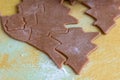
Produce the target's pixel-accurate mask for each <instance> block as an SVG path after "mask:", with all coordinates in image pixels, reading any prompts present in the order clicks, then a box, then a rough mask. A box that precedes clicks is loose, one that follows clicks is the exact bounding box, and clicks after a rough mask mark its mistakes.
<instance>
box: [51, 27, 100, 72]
mask: <svg viewBox="0 0 120 80" xmlns="http://www.w3.org/2000/svg"><path fill="white" fill-rule="evenodd" d="M98 35H99V33H98V32H83V30H82V29H81V28H70V29H68V32H67V33H60V34H56V33H55V34H53V35H52V37H53V38H54V39H56V40H57V41H59V42H60V43H61V45H59V46H58V47H57V48H56V50H57V51H59V52H61V53H62V54H63V55H65V56H66V57H67V61H66V62H65V64H67V65H69V66H70V67H71V68H72V69H73V70H74V71H75V72H76V73H77V74H79V73H80V71H81V69H82V67H83V66H84V64H85V63H86V62H87V61H88V59H87V55H88V54H89V53H90V52H92V51H93V50H95V49H96V45H95V44H93V43H92V42H91V41H92V40H94V39H95V38H96V37H97V36H98Z"/></svg>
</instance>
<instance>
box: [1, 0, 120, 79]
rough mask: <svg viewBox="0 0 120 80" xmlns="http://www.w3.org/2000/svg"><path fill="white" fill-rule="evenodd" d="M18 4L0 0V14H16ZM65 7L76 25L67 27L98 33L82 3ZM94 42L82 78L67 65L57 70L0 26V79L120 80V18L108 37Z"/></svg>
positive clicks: (30, 47) (44, 56)
mask: <svg viewBox="0 0 120 80" xmlns="http://www.w3.org/2000/svg"><path fill="white" fill-rule="evenodd" d="M19 3H20V0H0V14H2V15H4V16H6V15H13V14H15V13H16V10H17V9H16V5H17V4H19ZM65 5H67V4H66V3H65ZM67 6H68V7H70V8H71V10H72V11H71V13H70V14H71V15H73V16H74V17H76V18H77V19H78V20H79V24H76V25H68V26H66V27H82V28H83V29H84V30H85V31H87V32H95V31H99V30H98V28H96V27H95V26H93V25H92V23H93V22H94V19H93V18H91V17H90V16H88V15H86V14H84V12H85V11H86V10H88V8H86V7H85V6H83V5H81V4H76V5H74V6H70V5H67ZM99 32H100V31H99ZM94 43H95V44H97V45H98V49H97V50H96V51H94V52H93V53H91V54H90V55H89V56H88V57H89V63H88V64H87V65H86V66H85V67H84V68H83V70H82V71H81V75H75V74H74V73H73V71H72V70H71V69H70V68H69V67H68V66H64V67H63V68H62V69H61V70H60V69H58V68H57V67H56V65H54V63H53V62H52V61H51V60H50V59H49V58H48V57H47V55H45V54H44V53H42V52H40V51H38V50H36V49H35V48H33V47H32V46H30V45H27V44H25V43H22V42H19V41H16V40H14V39H12V38H10V37H9V36H7V35H6V34H5V33H4V31H3V30H2V27H0V80H120V18H119V19H118V20H116V26H115V27H114V28H113V29H112V30H111V31H110V33H109V34H108V35H102V34H101V36H100V37H99V38H98V39H97V40H95V41H94Z"/></svg>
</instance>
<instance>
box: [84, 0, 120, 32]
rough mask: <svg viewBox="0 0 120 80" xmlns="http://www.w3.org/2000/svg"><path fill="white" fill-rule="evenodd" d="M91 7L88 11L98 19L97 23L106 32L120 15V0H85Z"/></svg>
mask: <svg viewBox="0 0 120 80" xmlns="http://www.w3.org/2000/svg"><path fill="white" fill-rule="evenodd" d="M83 4H85V5H86V6H87V7H89V8H90V9H89V10H88V11H87V12H86V13H87V14H89V15H90V16H92V17H93V18H95V19H96V22H95V23H94V25H97V26H98V27H99V28H100V29H101V30H102V31H103V32H104V33H105V34H107V33H108V32H109V30H110V29H111V28H112V27H113V26H114V25H115V19H116V18H118V17H119V16H120V9H119V7H120V0H109V1H108V0H84V1H83Z"/></svg>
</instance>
